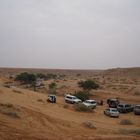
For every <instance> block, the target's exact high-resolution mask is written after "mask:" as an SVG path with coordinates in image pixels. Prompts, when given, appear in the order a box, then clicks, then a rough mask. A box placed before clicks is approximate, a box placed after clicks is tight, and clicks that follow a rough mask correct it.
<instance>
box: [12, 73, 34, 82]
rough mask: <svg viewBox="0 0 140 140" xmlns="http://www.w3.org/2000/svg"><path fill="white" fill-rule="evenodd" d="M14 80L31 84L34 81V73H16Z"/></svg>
mask: <svg viewBox="0 0 140 140" xmlns="http://www.w3.org/2000/svg"><path fill="white" fill-rule="evenodd" d="M15 80H16V81H20V82H23V83H24V84H32V83H34V82H35V81H36V75H34V74H30V73H27V72H24V73H21V74H19V75H17V76H16V78H15Z"/></svg>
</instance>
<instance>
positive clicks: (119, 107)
mask: <svg viewBox="0 0 140 140" xmlns="http://www.w3.org/2000/svg"><path fill="white" fill-rule="evenodd" d="M64 99H65V102H66V103H72V104H77V103H82V104H84V105H85V106H87V107H89V108H91V109H95V108H96V106H97V104H98V102H96V101H95V100H86V101H84V102H82V100H80V99H78V98H77V97H76V96H73V95H70V94H66V95H65V98H64ZM47 101H48V102H51V103H56V96H55V95H52V94H51V95H48V99H47ZM107 104H108V108H107V109H105V110H104V114H105V115H107V116H110V117H119V114H120V113H128V112H134V114H135V115H140V105H135V106H134V105H131V104H123V103H120V101H119V100H118V99H108V100H107ZM101 105H103V102H101Z"/></svg>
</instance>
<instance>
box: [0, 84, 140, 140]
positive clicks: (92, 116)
mask: <svg viewBox="0 0 140 140" xmlns="http://www.w3.org/2000/svg"><path fill="white" fill-rule="evenodd" d="M18 91H21V92H22V93H15V92H13V89H9V88H5V87H2V86H0V103H3V104H7V103H11V104H13V105H14V108H13V111H16V112H17V114H18V115H19V116H20V118H13V117H11V116H9V115H5V114H3V113H0V140H19V139H21V140H47V139H49V140H52V139H53V140H57V139H59V140H63V139H64V140H87V139H89V140H92V139H93V140H102V139H106V140H114V139H118V138H119V139H120V140H124V139H127V140H128V139H133V140H136V139H137V140H138V139H139V137H138V136H130V135H123V134H120V130H121V129H137V128H140V117H139V116H135V115H134V114H133V113H130V114H121V116H120V118H119V119H117V118H109V117H107V116H104V115H103V110H104V108H105V106H104V107H101V106H98V107H97V109H96V110H95V112H93V113H80V112H76V111H74V109H73V107H72V105H69V108H64V107H63V106H64V99H63V97H57V103H56V104H51V103H47V102H46V98H47V95H45V94H40V93H37V92H32V91H29V90H25V89H18ZM38 99H42V100H43V101H44V102H39V101H37V100H38ZM17 108H18V109H17ZM122 119H129V120H132V122H133V123H134V124H133V125H129V126H122V125H120V124H119V122H120V120H122ZM87 121H89V122H91V123H93V124H94V125H95V127H96V129H89V128H86V127H85V126H83V122H87Z"/></svg>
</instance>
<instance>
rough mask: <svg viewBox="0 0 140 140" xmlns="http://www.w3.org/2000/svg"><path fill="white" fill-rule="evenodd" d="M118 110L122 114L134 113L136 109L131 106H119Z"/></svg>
mask: <svg viewBox="0 0 140 140" xmlns="http://www.w3.org/2000/svg"><path fill="white" fill-rule="evenodd" d="M117 109H118V111H119V112H120V113H128V112H132V111H133V109H134V107H133V106H132V105H130V104H119V105H118V107H117Z"/></svg>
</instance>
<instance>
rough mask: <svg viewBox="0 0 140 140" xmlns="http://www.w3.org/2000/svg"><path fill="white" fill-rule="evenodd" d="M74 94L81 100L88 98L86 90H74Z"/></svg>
mask: <svg viewBox="0 0 140 140" xmlns="http://www.w3.org/2000/svg"><path fill="white" fill-rule="evenodd" d="M74 96H76V97H77V98H79V99H81V100H82V101H85V100H88V99H89V93H88V92H86V91H78V92H75V94H74Z"/></svg>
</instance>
